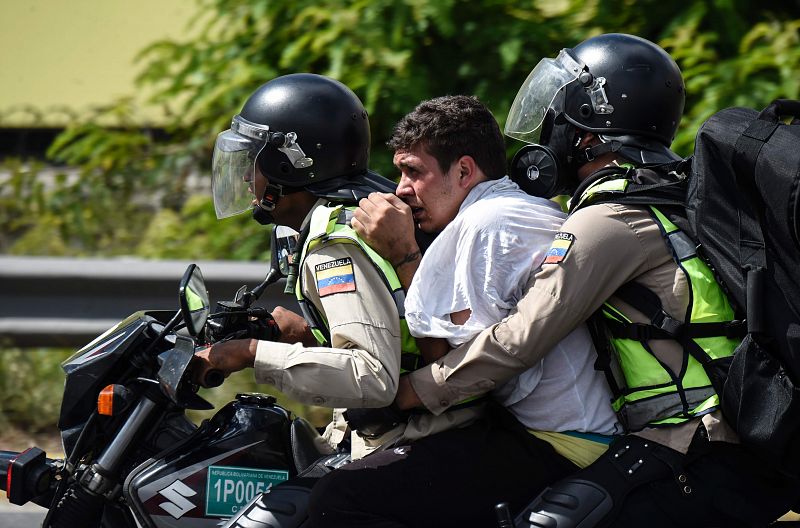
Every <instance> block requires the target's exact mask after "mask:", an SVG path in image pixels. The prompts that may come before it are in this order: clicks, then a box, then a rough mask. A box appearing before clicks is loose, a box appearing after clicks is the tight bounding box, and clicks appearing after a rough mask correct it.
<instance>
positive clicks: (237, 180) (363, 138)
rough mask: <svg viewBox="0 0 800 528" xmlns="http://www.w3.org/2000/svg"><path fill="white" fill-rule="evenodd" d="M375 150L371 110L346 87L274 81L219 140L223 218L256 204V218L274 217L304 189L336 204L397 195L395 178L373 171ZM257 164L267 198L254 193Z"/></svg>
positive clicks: (216, 178) (215, 178)
mask: <svg viewBox="0 0 800 528" xmlns="http://www.w3.org/2000/svg"><path fill="white" fill-rule="evenodd" d="M369 144H370V132H369V120H368V117H367V111H366V110H365V109H364V105H363V104H362V103H361V101H360V100H359V99H358V97H357V96H356V95H355V94H354V93H353V92H352V91H351V90H350V89H349V88H348V87H347V86H345V85H344V84H342V83H340V82H339V81H336V80H334V79H330V78H327V77H323V76H321V75H314V74H309V73H297V74H291V75H284V76H282V77H278V78H276V79H273V80H271V81H269V82H268V83H266V84H264V85H262V86H260V87H259V88H258V89H257V90H256V91H255V92H253V94H252V95H251V96H250V97H249V98H248V99H247V101H246V102H245V104H244V106H243V107H242V111H241V112H240V113H239V114H237V115H235V116H234V117H233V120H232V122H231V127H230V129H229V130H226V131H225V132H222V133H221V134H220V135H219V136H218V137H217V142H216V145H215V148H214V159H213V163H212V165H213V168H212V173H213V174H212V190H213V195H214V206H215V209H216V212H217V217H218V218H224V217H227V216H232V215H234V214H238V213H241V212H243V211H246V210H249V209H251V208H252V204H253V201H254V199H255V200H256V201H257V202H258V203H259V207H256V209H255V210H254V213H260V212H261V211H266V212H270V211H271V210H272V209H274V207H275V203H277V201H278V199H280V197H281V196H282V195H283V194H286V193H288V192H293V191H296V190H300V189H302V190H306V191H309V192H311V193H312V194H315V195H317V196H319V197H325V198H331V199H334V200H335V199H340V200H346V199H347V198H348V197H349V198H350V200H353V199H356V198H358V197H360V196H359V195H363V194H365V193H367V192H369V191H372V190H380V191H387V190H388V192H391V190H393V189H394V187H393V186H392V184H391V182H390V181H389V180H386V179H385V178H382V177H380V176H378V175H377V174H375V173H372V172H370V171H368V170H367V162H368V160H369ZM256 166H257V167H258V168H259V169H260V171H261V173H262V174H263V175H264V176H266V178H267V180H268V181H269V185H268V186H267V190H266V192H265V193H264V196H253V194H252V192H253V191H252V187H253V186H252V185H251V181H252V177H253V174H254V172H255V168H256ZM255 216H256V219H257V220H259V221H262V220H264V222H262V223H269V221H271V218H270V217H269V216H266V217H264V218H261V219H259V216H258V215H255Z"/></svg>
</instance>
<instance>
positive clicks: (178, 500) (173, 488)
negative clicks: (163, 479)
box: [158, 480, 197, 519]
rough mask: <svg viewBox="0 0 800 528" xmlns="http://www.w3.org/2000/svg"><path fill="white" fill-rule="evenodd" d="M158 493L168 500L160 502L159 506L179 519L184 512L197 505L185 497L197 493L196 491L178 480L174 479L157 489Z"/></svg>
mask: <svg viewBox="0 0 800 528" xmlns="http://www.w3.org/2000/svg"><path fill="white" fill-rule="evenodd" d="M158 494H159V495H163V496H164V498H165V499H167V500H168V501H170V502H162V503H161V504H159V506H161V507H162V508H163V509H164V510H165V511H166V512H167V513H168V514H170V515H172V516H173V517H175V518H176V519H180V518H181V517H182V516H183V515H184V514H186V512H188V511H190V510H192V509H194V508H196V507H197V505H196V504H194V503H192V501H190V500H188V499H187V498H186V497H193V496H194V495H197V492H196V491H194V490H193V489H192V488H190V487H189V486H187V485H186V484H184V483H183V482H181V481H180V480H176V481H175V482H173V483H172V484H170V485H169V486H167V487H166V488H164V489H162V490H161V491H159V492H158Z"/></svg>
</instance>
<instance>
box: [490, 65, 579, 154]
mask: <svg viewBox="0 0 800 528" xmlns="http://www.w3.org/2000/svg"><path fill="white" fill-rule="evenodd" d="M583 69H584V66H583V65H582V64H581V63H579V62H577V61H576V60H575V59H574V58H572V56H571V55H570V54H569V53H567V51H566V50H561V53H559V54H558V57H556V58H555V59H542V60H541V61H539V64H537V65H536V66H535V67H534V68H533V70H532V71H531V73H530V74H529V75H528V78H527V79H525V82H524V83H523V85H522V87H521V88H520V89H519V92H517V96H516V98H514V103H513V104H512V105H511V110H509V112H508V118H507V119H506V126H505V130H504V132H505V134H506V135H507V136H508V137H512V138H514V139H518V140H520V141H523V142H525V143H530V144H538V143H539V140H540V139H541V136H542V126H543V124H544V120H545V116H546V115H547V111H548V110H549V109H551V108H552V109H555V110H556V111H561V110H563V108H564V92H565V90H564V87H565V86H567V85H568V84H569V83H571V82H575V81H577V80H578V77H579V76H580V74H581V72H582V71H583Z"/></svg>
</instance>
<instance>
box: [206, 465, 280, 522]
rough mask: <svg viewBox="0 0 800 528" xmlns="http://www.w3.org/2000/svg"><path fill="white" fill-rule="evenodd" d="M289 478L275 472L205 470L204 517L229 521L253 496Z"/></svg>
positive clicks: (276, 470)
mask: <svg viewBox="0 0 800 528" xmlns="http://www.w3.org/2000/svg"><path fill="white" fill-rule="evenodd" d="M288 478H289V472H288V471H283V470H279V469H255V468H245V467H235V466H209V467H208V480H207V487H206V515H208V516H219V517H230V516H232V515H234V514H235V513H236V512H237V511H239V508H241V507H242V506H244V505H245V504H247V503H248V502H250V500H251V499H252V498H253V497H255V496H256V495H257V494H260V493H263V492H265V491H267V490H268V489H270V488H271V487H272V486H274V485H277V484H280V483H281V482H283V481H284V480H287V479H288Z"/></svg>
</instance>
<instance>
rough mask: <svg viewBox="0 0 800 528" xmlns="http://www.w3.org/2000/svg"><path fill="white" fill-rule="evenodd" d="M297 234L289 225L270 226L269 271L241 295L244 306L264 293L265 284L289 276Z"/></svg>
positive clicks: (267, 284)
mask: <svg viewBox="0 0 800 528" xmlns="http://www.w3.org/2000/svg"><path fill="white" fill-rule="evenodd" d="M299 236H300V234H299V233H298V232H297V231H295V230H294V229H292V228H291V227H288V226H284V225H275V226H273V227H272V235H271V242H270V253H271V255H270V266H269V272H267V278H266V279H264V282H262V283H261V284H259V285H258V286H256V287H255V288H253V289H252V290H251V291H249V292H246V293H245V294H244V295H242V302H243V303H244V305H245V306H248V307H249V306H250V305H251V304H252V303H253V301H255V300H256V299H258V298H259V297H260V296H261V294H262V293H264V290H265V289H267V286H269V285H270V284H273V283H275V282H276V281H277V280H278V279H280V278H286V277H288V276H289V272H290V271H291V269H292V261H293V259H294V252H295V249H296V248H297V239H298V237H299Z"/></svg>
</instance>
